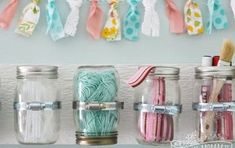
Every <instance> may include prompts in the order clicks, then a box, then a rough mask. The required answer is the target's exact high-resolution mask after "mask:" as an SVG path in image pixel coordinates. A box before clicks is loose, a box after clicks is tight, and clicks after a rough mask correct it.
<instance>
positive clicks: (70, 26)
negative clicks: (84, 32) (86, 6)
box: [64, 0, 83, 37]
mask: <svg viewBox="0 0 235 148" xmlns="http://www.w3.org/2000/svg"><path fill="white" fill-rule="evenodd" d="M82 2H83V0H67V3H68V4H69V6H70V9H71V11H70V13H69V15H68V17H67V20H66V23H65V26H64V32H65V35H66V36H72V37H74V36H75V35H76V32H77V26H78V22H79V11H80V10H79V9H80V7H81V6H82Z"/></svg>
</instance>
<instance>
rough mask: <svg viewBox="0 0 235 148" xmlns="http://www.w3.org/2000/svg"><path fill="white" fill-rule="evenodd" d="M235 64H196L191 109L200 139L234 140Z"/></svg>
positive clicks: (202, 140) (205, 140)
mask: <svg viewBox="0 0 235 148" xmlns="http://www.w3.org/2000/svg"><path fill="white" fill-rule="evenodd" d="M234 77H235V67H230V66H227V67H197V68H195V86H194V103H193V109H194V110H196V111H197V112H196V117H197V118H196V125H197V126H196V130H197V133H198V138H199V140H200V142H213V141H226V142H232V141H234V134H235V128H234V123H235V120H234V119H235V117H234V113H233V112H234V111H235V103H234V98H233V96H234V91H233V90H234V84H235V83H234V82H235V81H234Z"/></svg>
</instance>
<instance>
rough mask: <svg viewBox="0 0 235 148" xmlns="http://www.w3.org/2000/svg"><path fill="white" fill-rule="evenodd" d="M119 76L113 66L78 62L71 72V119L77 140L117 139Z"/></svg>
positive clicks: (100, 141) (108, 141)
mask: <svg viewBox="0 0 235 148" xmlns="http://www.w3.org/2000/svg"><path fill="white" fill-rule="evenodd" d="M118 90H119V76H118V72H117V71H116V69H115V68H114V67H113V66H81V67H78V69H77V72H76V74H75V76H74V101H73V109H74V120H75V125H76V143H77V144H80V145H108V144H116V143H117V135H118V131H117V127H118V122H119V118H120V116H119V109H122V108H123V102H118Z"/></svg>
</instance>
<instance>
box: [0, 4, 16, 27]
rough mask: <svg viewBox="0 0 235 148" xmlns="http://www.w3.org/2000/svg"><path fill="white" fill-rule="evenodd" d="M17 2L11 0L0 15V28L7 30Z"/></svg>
mask: <svg viewBox="0 0 235 148" xmlns="http://www.w3.org/2000/svg"><path fill="white" fill-rule="evenodd" d="M18 5H19V0H11V1H10V3H9V4H8V5H7V6H6V7H5V8H4V10H3V11H2V12H1V14H0V28H4V29H7V28H8V27H9V26H10V24H11V21H12V19H13V17H14V16H15V13H16V9H17V6H18Z"/></svg>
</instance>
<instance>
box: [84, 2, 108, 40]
mask: <svg viewBox="0 0 235 148" xmlns="http://www.w3.org/2000/svg"><path fill="white" fill-rule="evenodd" d="M98 2H99V0H92V1H91V6H90V10H89V16H88V19H87V27H86V29H87V31H88V33H89V34H90V35H91V36H92V37H93V38H94V39H99V38H100V34H101V31H102V24H103V19H104V12H103V10H102V9H101V8H100V7H99V4H98Z"/></svg>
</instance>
